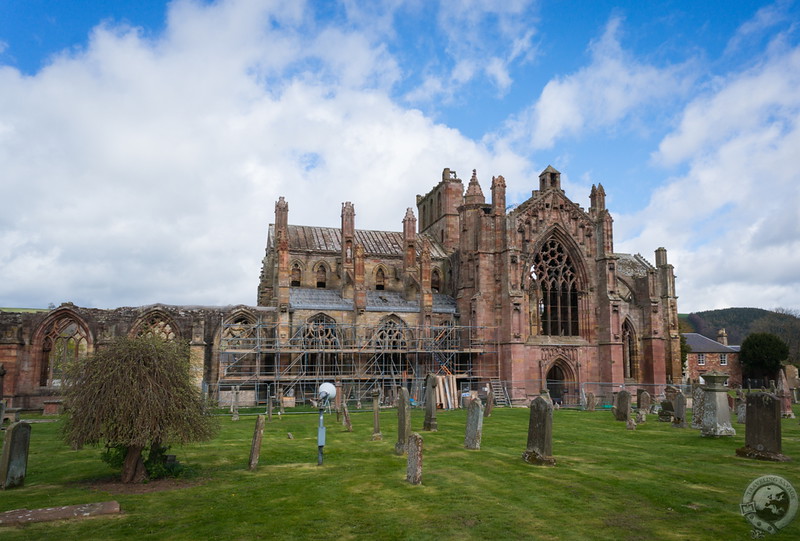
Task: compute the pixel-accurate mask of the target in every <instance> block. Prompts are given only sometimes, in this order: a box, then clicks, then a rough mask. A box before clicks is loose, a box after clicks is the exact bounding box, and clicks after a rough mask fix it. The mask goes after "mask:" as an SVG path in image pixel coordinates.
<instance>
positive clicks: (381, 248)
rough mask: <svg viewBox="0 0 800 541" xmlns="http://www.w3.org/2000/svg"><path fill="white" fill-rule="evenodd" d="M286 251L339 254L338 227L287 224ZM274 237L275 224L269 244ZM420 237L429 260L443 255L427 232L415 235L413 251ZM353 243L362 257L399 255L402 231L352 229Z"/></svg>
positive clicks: (401, 253)
mask: <svg viewBox="0 0 800 541" xmlns="http://www.w3.org/2000/svg"><path fill="white" fill-rule="evenodd" d="M287 232H288V234H289V235H288V236H289V251H292V252H294V251H309V250H310V251H314V252H330V253H340V252H341V251H342V230H341V229H339V228H337V227H315V226H310V225H289V226H288V229H287ZM274 239H275V225H274V224H270V226H269V239H268V241H267V243H268V245H269V247H270V248H271V247H272V246H273V243H274ZM423 239H424V240H425V241H427V242H428V243H429V244H428V245H429V246H430V250H431V257H432V258H433V259H443V258H446V257H447V253H446V252H445V251H444V248H443V247H442V246H441V244H439V242H437V241H436V240H435V239H434V238H433V237H431V236H430V235H425V234H418V235H417V252H420V251H421V250H422V242H423ZM355 242H356V244H361V245H362V246H363V247H364V255H366V256H396V257H403V233H402V232H398V231H373V230H369V229H356V231H355Z"/></svg>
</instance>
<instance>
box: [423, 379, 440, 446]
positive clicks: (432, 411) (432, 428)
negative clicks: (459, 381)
mask: <svg viewBox="0 0 800 541" xmlns="http://www.w3.org/2000/svg"><path fill="white" fill-rule="evenodd" d="M438 384H439V378H437V377H436V376H435V375H433V374H428V376H427V377H426V378H425V422H423V423H422V430H427V431H429V432H436V431H437V430H438V428H439V424H438V423H437V422H436V386H437V385H438Z"/></svg>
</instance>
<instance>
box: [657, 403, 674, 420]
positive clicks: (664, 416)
mask: <svg viewBox="0 0 800 541" xmlns="http://www.w3.org/2000/svg"><path fill="white" fill-rule="evenodd" d="M674 413H675V410H674V409H673V407H672V402H670V401H669V400H662V401H661V409H660V410H658V420H659V421H661V422H662V423H671V422H672V416H673V414H674Z"/></svg>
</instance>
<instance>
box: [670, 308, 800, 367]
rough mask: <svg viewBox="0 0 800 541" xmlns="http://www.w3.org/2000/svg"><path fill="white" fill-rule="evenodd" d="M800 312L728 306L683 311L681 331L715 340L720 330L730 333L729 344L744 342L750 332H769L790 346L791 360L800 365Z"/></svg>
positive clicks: (680, 319)
mask: <svg viewBox="0 0 800 541" xmlns="http://www.w3.org/2000/svg"><path fill="white" fill-rule="evenodd" d="M798 316H800V312H799V311H795V310H786V309H782V308H778V309H777V310H774V311H773V310H763V309H761V308H725V309H722V310H707V311H705V312H694V313H691V314H680V315H679V321H680V330H681V332H696V333H699V334H702V335H703V336H705V337H707V338H711V339H712V340H716V339H717V333H718V332H719V330H720V329H725V331H726V332H727V333H728V345H732V346H735V345H740V344H741V343H742V341H743V340H744V339H745V338H747V335H748V334H750V333H754V332H768V333H772V334H774V335H776V336H778V337H780V338H781V339H782V340H783V341H784V342H786V344H787V345H788V346H789V361H790V362H792V363H793V364H800V317H798Z"/></svg>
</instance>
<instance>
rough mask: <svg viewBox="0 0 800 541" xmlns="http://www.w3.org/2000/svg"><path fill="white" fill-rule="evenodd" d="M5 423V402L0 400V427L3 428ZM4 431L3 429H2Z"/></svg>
mask: <svg viewBox="0 0 800 541" xmlns="http://www.w3.org/2000/svg"><path fill="white" fill-rule="evenodd" d="M5 422H6V401H5V400H0V426H3V425H4V424H5ZM3 430H5V428H3Z"/></svg>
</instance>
